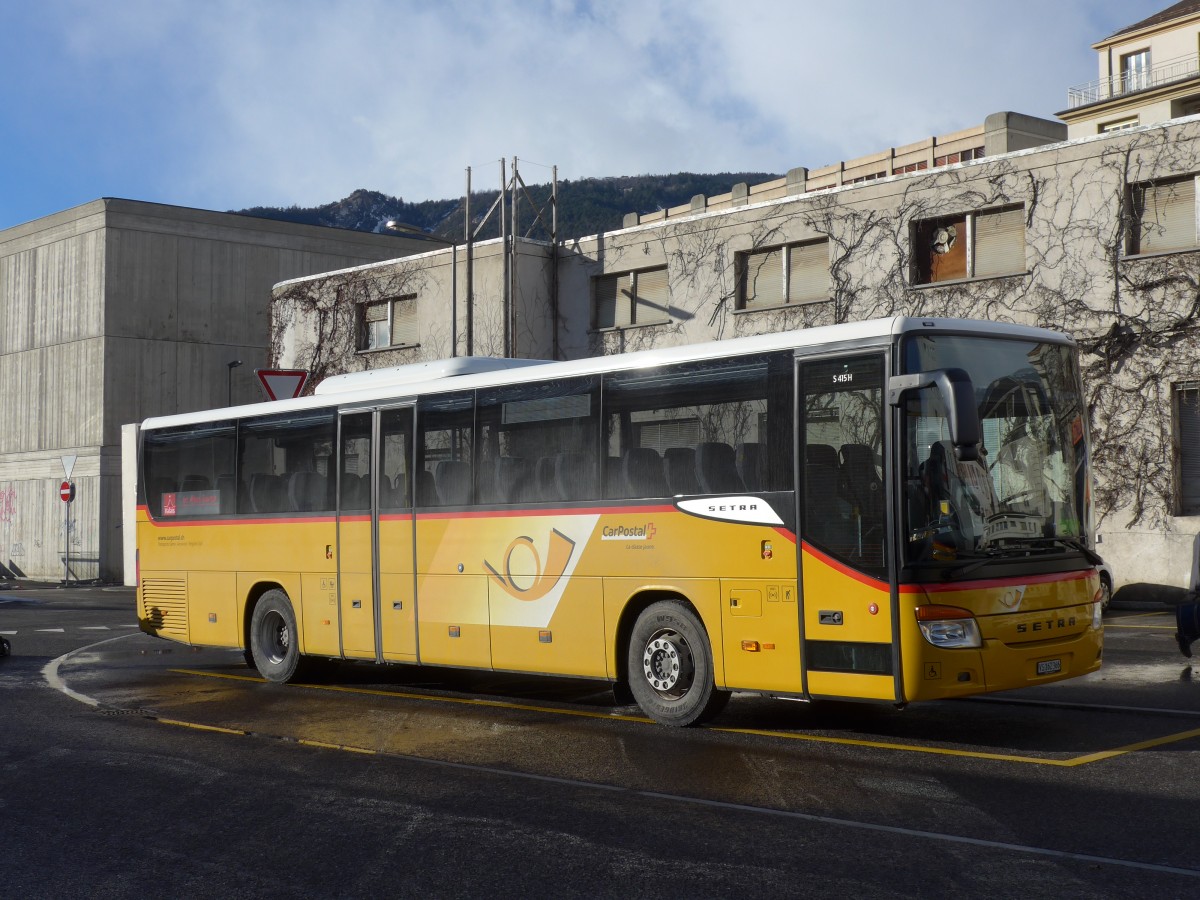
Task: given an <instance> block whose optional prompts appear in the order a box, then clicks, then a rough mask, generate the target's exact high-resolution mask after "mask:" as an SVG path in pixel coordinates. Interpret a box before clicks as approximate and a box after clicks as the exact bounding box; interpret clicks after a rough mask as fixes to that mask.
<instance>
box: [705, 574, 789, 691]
mask: <svg viewBox="0 0 1200 900" xmlns="http://www.w3.org/2000/svg"><path fill="white" fill-rule="evenodd" d="M721 596H722V598H723V603H722V606H721V609H722V633H723V643H724V657H725V682H726V684H728V685H729V686H730V687H745V688H749V689H753V690H758V691H783V692H785V693H799V692H800V690H801V687H802V685H801V683H800V615H799V604H798V603H797V602H796V582H795V579H792V580H788V581H757V580H753V581H752V580H741V579H725V580H722V582H721Z"/></svg>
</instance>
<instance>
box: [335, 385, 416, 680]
mask: <svg viewBox="0 0 1200 900" xmlns="http://www.w3.org/2000/svg"><path fill="white" fill-rule="evenodd" d="M412 422H413V408H412V406H399V407H389V408H386V409H373V410H365V411H359V410H355V411H353V412H347V413H343V414H342V415H341V417H340V426H339V430H338V473H339V474H338V548H337V552H338V606H339V616H340V624H341V649H342V655H343V656H346V657H349V658H356V659H373V660H375V661H376V662H384V661H387V660H390V661H396V662H415V661H416V659H417V631H416V603H415V599H414V597H415V595H414V590H413V584H414V580H413V510H412V491H411V487H410V485H411V481H412V479H411V471H412V470H411V460H412V446H413V430H412Z"/></svg>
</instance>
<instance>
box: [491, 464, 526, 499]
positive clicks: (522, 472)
mask: <svg viewBox="0 0 1200 900" xmlns="http://www.w3.org/2000/svg"><path fill="white" fill-rule="evenodd" d="M532 483H533V465H532V464H531V463H530V462H529V460H527V459H525V457H523V456H501V457H500V458H499V459H497V460H496V493H497V495H498V496H497V502H499V503H520V502H521V501H523V500H528V499H529V494H530V488H531V487H532Z"/></svg>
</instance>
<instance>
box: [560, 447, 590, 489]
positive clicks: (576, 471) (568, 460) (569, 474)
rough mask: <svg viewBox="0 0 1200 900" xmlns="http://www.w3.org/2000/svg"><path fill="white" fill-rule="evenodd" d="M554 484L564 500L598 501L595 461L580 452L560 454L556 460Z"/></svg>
mask: <svg viewBox="0 0 1200 900" xmlns="http://www.w3.org/2000/svg"><path fill="white" fill-rule="evenodd" d="M554 483H555V484H556V485H557V486H558V494H559V496H560V497H561V498H562V499H563V500H595V499H597V497H596V494H597V490H596V488H597V485H596V465H595V462H594V460H593V459H592V458H591V457H589V456H588V454H586V453H583V452H581V451H578V450H574V451H570V452H567V453H560V454H559V455H558V456H556V457H555V458H554Z"/></svg>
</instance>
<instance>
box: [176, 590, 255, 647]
mask: <svg viewBox="0 0 1200 900" xmlns="http://www.w3.org/2000/svg"><path fill="white" fill-rule="evenodd" d="M236 588H237V579H236V578H235V577H234V574H233V573H232V572H190V573H188V579H187V597H188V629H189V632H190V642H191V643H193V644H202V645H205V646H210V647H238V646H240V645H241V643H242V634H241V632H240V631H239V630H238V619H239V618H240V616H239V615H238V603H237V597H236V593H235V592H236Z"/></svg>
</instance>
